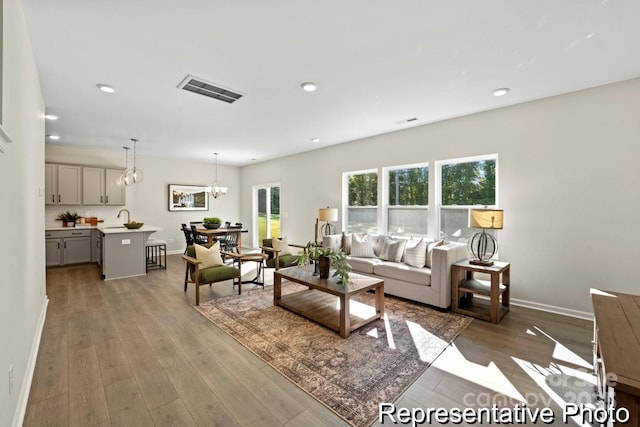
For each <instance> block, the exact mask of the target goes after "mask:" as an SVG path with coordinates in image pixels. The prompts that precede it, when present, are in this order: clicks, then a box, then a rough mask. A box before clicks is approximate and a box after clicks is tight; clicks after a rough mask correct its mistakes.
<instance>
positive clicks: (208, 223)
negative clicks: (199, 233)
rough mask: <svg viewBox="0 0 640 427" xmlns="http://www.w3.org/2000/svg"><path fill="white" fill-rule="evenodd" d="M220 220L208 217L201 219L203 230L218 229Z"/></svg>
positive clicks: (215, 217)
mask: <svg viewBox="0 0 640 427" xmlns="http://www.w3.org/2000/svg"><path fill="white" fill-rule="evenodd" d="M221 223H222V220H220V218H218V217H217V216H210V217H206V218H203V219H202V225H204V228H208V229H209V230H215V229H216V228H220V224H221Z"/></svg>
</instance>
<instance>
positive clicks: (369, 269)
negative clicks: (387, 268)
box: [347, 255, 384, 274]
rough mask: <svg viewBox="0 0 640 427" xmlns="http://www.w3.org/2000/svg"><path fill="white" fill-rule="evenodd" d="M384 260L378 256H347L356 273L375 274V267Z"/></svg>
mask: <svg viewBox="0 0 640 427" xmlns="http://www.w3.org/2000/svg"><path fill="white" fill-rule="evenodd" d="M383 262H384V261H382V260H380V259H378V258H373V257H369V258H359V257H354V256H353V255H348V256H347V263H348V264H349V265H350V266H351V268H352V270H353V271H354V272H355V273H367V274H373V268H374V266H376V265H379V264H382V263H383Z"/></svg>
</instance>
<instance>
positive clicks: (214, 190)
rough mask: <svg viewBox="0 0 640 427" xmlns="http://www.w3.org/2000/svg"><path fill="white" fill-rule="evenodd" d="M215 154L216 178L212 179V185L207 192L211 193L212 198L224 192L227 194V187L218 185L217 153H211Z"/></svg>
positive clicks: (222, 194)
mask: <svg viewBox="0 0 640 427" xmlns="http://www.w3.org/2000/svg"><path fill="white" fill-rule="evenodd" d="M213 154H214V155H215V156H216V179H215V181H213V185H212V186H211V190H210V191H209V194H211V196H213V198H214V199H217V198H218V197H220V196H224V195H225V194H227V187H220V185H218V154H219V153H213Z"/></svg>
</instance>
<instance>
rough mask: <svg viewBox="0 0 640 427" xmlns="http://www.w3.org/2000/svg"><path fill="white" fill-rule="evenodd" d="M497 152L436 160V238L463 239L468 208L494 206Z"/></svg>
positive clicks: (467, 233)
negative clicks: (437, 230) (437, 177)
mask: <svg viewBox="0 0 640 427" xmlns="http://www.w3.org/2000/svg"><path fill="white" fill-rule="evenodd" d="M497 163H498V157H497V155H491V156H483V157H474V158H468V159H457V160H448V161H443V162H436V165H437V166H438V167H439V168H440V183H441V185H440V196H441V199H440V200H441V205H440V237H441V238H445V239H447V240H452V241H467V240H468V238H469V237H470V236H471V235H472V234H473V233H475V231H476V230H474V229H470V228H468V218H469V208H471V207H477V206H479V205H480V206H488V207H492V206H495V205H496V200H497V191H496V170H497Z"/></svg>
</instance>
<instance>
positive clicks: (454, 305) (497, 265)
mask: <svg viewBox="0 0 640 427" xmlns="http://www.w3.org/2000/svg"><path fill="white" fill-rule="evenodd" d="M510 267H511V265H510V264H509V263H508V262H501V261H494V263H493V265H491V266H483V265H474V264H470V263H469V260H465V261H458V262H456V263H454V264H453V265H451V310H452V311H454V312H456V313H461V314H466V315H468V316H473V317H477V318H479V319H483V320H488V321H491V322H492V323H499V322H500V319H502V318H503V317H504V315H505V314H506V313H507V311H509V275H510ZM474 273H485V274H488V275H489V276H490V278H491V280H490V281H486V280H478V279H475V278H474V277H473V274H474ZM501 275H502V280H500V276H501ZM474 295H484V296H487V297H489V300H488V301H487V300H486V299H484V298H473V296H474ZM501 296H502V302H501V301H500V297H501ZM462 297H464V298H463V303H462V304H461V301H460V300H461V298H462Z"/></svg>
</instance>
